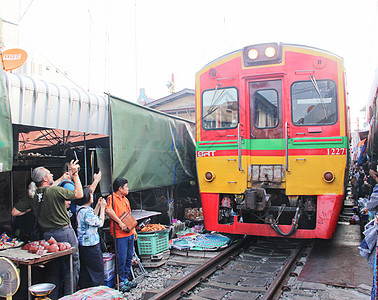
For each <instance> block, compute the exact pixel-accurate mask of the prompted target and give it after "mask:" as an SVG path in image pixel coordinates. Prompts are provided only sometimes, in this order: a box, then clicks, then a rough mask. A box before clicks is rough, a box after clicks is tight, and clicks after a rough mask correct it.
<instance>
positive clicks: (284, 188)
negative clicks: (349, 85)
mask: <svg viewBox="0 0 378 300" xmlns="http://www.w3.org/2000/svg"><path fill="white" fill-rule="evenodd" d="M346 96H347V95H346V85H345V69H344V64H343V60H342V58H340V57H339V56H337V55H334V54H332V53H330V52H327V51H324V50H321V49H316V48H312V47H307V46H302V45H292V44H283V43H280V44H277V43H269V44H268V43H267V44H257V45H251V46H247V47H245V48H243V49H242V50H238V51H235V52H232V53H230V54H227V55H224V56H222V57H220V58H218V59H216V60H214V61H212V62H211V63H209V64H208V65H206V66H205V67H204V68H202V69H201V70H200V71H199V72H198V73H197V74H196V120H197V122H196V156H197V172H198V180H199V186H200V194H201V201H202V208H203V214H204V222H205V227H206V229H208V230H214V231H219V232H225V233H233V234H247V235H256V236H286V237H291V238H322V239H329V238H332V236H333V233H334V231H335V228H336V225H337V221H338V217H339V213H340V210H341V207H342V203H343V199H344V193H345V184H346V180H347V178H346V174H347V172H346V169H347V165H348V159H349V154H348V153H349V118H348V106H347V97H346Z"/></svg>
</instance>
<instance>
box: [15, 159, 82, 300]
mask: <svg viewBox="0 0 378 300" xmlns="http://www.w3.org/2000/svg"><path fill="white" fill-rule="evenodd" d="M70 167H71V170H72V179H73V181H74V183H75V189H74V190H73V191H70V190H68V189H65V188H62V187H59V186H54V185H53V183H54V180H53V175H52V174H51V172H50V171H49V170H48V169H46V168H45V167H38V168H35V169H34V170H33V172H32V175H31V178H32V180H33V182H32V186H33V185H34V184H35V187H36V190H35V193H30V191H29V197H25V198H23V199H20V201H18V202H17V203H16V205H15V207H14V208H13V210H12V216H21V215H23V214H25V213H27V212H29V211H30V210H32V211H33V213H34V215H36V216H37V217H38V224H39V226H40V228H41V229H42V231H43V238H44V239H45V240H48V239H50V238H51V237H53V238H54V239H55V240H56V241H57V242H68V243H70V244H71V246H72V247H75V248H78V241H77V237H76V234H75V232H74V230H73V229H72V227H71V226H70V219H69V217H68V214H67V210H66V205H65V201H71V200H73V199H80V198H82V197H83V187H82V184H81V182H80V178H79V176H78V169H79V164H78V161H73V160H72V161H71V162H70ZM31 189H33V188H31ZM29 190H30V188H29ZM33 194H34V195H33ZM38 210H39V212H38ZM37 212H38V213H37ZM68 259H69V258H68V257H66V258H65V263H66V266H67V267H68ZM72 259H73V274H72V275H73V278H74V287H73V289H74V290H75V289H76V284H77V281H78V278H79V269H80V262H79V255H78V253H74V254H73V256H72ZM61 266H62V263H60V264H58V263H57V265H56V266H52V267H51V268H50V272H48V273H49V274H48V278H49V282H52V283H54V284H55V285H56V286H57V288H56V289H55V290H54V291H53V293H52V294H51V295H50V297H52V298H55V294H57V293H58V292H59V285H60V282H61V280H60V272H61V268H60V267H61ZM67 270H68V268H67ZM69 278H70V274H69V272H65V279H64V282H65V283H66V284H64V294H65V295H68V294H70V292H71V289H70V284H69V283H70V280H69ZM56 296H57V295H56Z"/></svg>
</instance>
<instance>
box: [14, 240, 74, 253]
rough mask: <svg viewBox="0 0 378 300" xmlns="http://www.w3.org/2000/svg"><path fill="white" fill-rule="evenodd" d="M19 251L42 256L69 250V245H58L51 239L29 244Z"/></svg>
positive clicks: (65, 243)
mask: <svg viewBox="0 0 378 300" xmlns="http://www.w3.org/2000/svg"><path fill="white" fill-rule="evenodd" d="M21 249H22V250H27V251H28V252H29V253H36V254H38V255H44V254H46V253H53V252H58V251H64V250H68V249H71V244H70V243H67V242H64V243H58V242H57V241H56V240H55V239H54V238H53V237H51V238H50V239H49V240H48V241H45V240H41V241H35V242H30V243H28V244H26V245H25V246H23V247H22V248H21Z"/></svg>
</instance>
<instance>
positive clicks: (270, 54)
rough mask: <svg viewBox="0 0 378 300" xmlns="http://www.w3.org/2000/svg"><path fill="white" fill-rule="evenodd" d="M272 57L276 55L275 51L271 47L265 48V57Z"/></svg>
mask: <svg viewBox="0 0 378 300" xmlns="http://www.w3.org/2000/svg"><path fill="white" fill-rule="evenodd" d="M274 55H276V49H274V48H273V47H266V48H265V56H266V57H269V58H271V57H273V56H274Z"/></svg>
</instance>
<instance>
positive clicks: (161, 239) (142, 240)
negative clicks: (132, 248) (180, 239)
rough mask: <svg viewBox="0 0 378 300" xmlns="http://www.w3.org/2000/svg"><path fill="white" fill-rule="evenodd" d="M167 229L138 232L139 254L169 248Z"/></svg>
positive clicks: (147, 253) (154, 252)
mask: <svg viewBox="0 0 378 300" xmlns="http://www.w3.org/2000/svg"><path fill="white" fill-rule="evenodd" d="M168 234H169V231H168V230H163V231H154V232H143V233H138V239H137V245H138V251H139V255H154V254H157V253H160V252H163V251H165V250H168V249H169V236H168Z"/></svg>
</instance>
